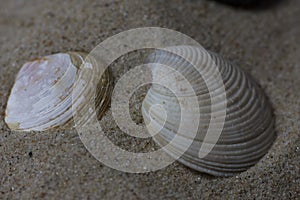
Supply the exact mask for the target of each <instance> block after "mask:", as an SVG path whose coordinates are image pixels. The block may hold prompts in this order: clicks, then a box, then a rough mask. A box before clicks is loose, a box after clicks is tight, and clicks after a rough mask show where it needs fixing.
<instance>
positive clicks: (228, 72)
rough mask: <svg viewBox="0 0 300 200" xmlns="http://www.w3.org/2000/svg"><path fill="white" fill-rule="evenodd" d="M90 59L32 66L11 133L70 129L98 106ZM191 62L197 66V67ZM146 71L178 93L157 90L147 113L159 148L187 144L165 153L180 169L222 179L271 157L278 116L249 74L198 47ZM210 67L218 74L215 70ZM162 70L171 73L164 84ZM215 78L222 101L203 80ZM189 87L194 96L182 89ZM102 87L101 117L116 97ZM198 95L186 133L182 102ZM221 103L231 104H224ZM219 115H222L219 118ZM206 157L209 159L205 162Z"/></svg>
mask: <svg viewBox="0 0 300 200" xmlns="http://www.w3.org/2000/svg"><path fill="white" fill-rule="evenodd" d="M85 57H86V54H82V53H76V52H69V53H60V54H54V55H50V56H46V57H44V58H42V59H39V60H36V61H33V62H29V63H26V64H25V65H24V66H23V67H22V69H21V70H20V72H19V74H18V76H17V79H16V81H15V84H14V86H13V88H12V91H11V95H10V97H9V100H8V103H7V109H6V118H5V121H6V123H7V124H8V126H9V127H10V128H11V129H12V130H25V131H29V130H38V131H43V130H47V129H50V128H54V127H66V126H69V124H70V121H71V119H72V106H73V108H74V106H75V108H76V109H78V110H80V109H81V108H80V107H84V106H85V104H84V99H85V98H94V97H93V96H92V95H91V94H90V89H89V88H90V87H94V86H95V84H94V83H92V84H90V83H78V82H80V81H82V80H87V79H86V78H84V79H80V76H81V75H82V73H81V70H80V68H81V67H91V68H92V67H93V64H94V63H93V62H94V61H93V59H92V58H88V59H86V58H85ZM186 58H189V59H190V60H191V61H192V63H196V65H192V64H191V62H189V61H187V59H186ZM147 63H148V65H149V66H150V68H151V70H152V77H153V79H154V80H155V81H156V82H163V83H166V84H169V85H173V86H174V88H177V89H179V92H176V95H174V91H171V90H169V89H168V88H166V87H163V86H160V85H159V84H153V85H152V87H151V88H150V89H149V91H148V92H147V95H146V97H145V99H144V101H143V105H142V114H143V117H144V121H145V123H146V124H151V125H150V126H148V131H149V133H150V134H151V135H153V138H154V140H155V142H157V143H158V144H159V145H161V146H165V145H166V144H169V143H170V142H172V140H173V138H174V137H175V136H176V135H179V136H180V138H181V140H177V142H175V143H171V144H172V145H169V146H168V148H165V150H166V152H167V153H168V154H170V155H171V156H174V157H178V156H180V158H179V162H181V163H183V164H185V165H187V166H189V167H191V168H193V169H196V170H198V171H201V172H205V173H208V174H212V175H215V176H231V175H234V174H236V173H238V172H241V171H244V170H246V169H248V168H249V167H250V166H252V165H254V164H255V163H256V162H257V161H258V160H259V159H260V158H261V157H262V156H263V155H264V154H265V153H266V152H267V150H268V149H269V147H270V146H271V144H272V142H273V140H274V137H275V134H274V120H273V116H272V109H271V106H270V104H269V102H268V100H267V97H266V96H265V94H264V92H263V91H262V89H261V88H260V87H259V86H258V85H257V83H256V82H255V81H254V80H253V78H252V77H251V76H250V75H249V74H247V73H246V72H244V71H243V70H242V69H240V68H238V67H236V66H234V65H233V64H231V63H230V62H228V61H226V60H225V59H223V58H221V57H220V56H218V55H216V54H214V53H211V52H208V53H207V52H205V53H203V51H199V49H198V48H196V47H193V46H176V47H168V48H165V49H161V50H156V51H155V52H154V53H152V54H151V55H150V56H149V58H148V60H147ZM211 63H214V64H213V65H211ZM162 66H168V67H169V68H168V69H167V68H166V69H165V68H164V67H162ZM210 66H214V67H213V68H212V69H210ZM161 70H162V71H163V72H164V73H165V74H164V75H163V76H162V71H161ZM168 70H174V71H176V72H177V73H179V74H180V76H182V77H181V78H178V77H177V78H176V76H172V75H170V74H168V73H172V72H171V71H168ZM211 70H218V71H219V73H220V75H221V78H222V81H223V84H224V90H223V92H221V93H218V92H213V95H212V94H211V93H210V92H211V91H210V90H209V88H212V89H213V91H221V90H219V89H220V88H219V84H216V82H214V74H213V73H212V74H210V73H208V75H209V76H208V78H207V77H205V76H203V74H201V73H199V72H205V71H206V72H212V71H211ZM174 77H175V79H174ZM204 79H205V80H204ZM186 80H187V81H188V82H189V84H190V88H192V93H190V92H191V91H190V90H185V89H186V88H181V85H182V83H183V81H186ZM99 83H100V84H98V86H97V94H98V95H97V96H96V97H95V98H96V105H97V108H98V109H97V110H99V111H98V113H100V117H101V115H103V113H104V112H105V110H106V109H107V107H108V104H109V103H108V102H109V99H110V95H111V91H112V84H111V83H112V78H111V75H110V73H109V72H108V71H106V72H105V73H104V75H103V76H102V77H101V81H100V82H99ZM74 84H77V85H78V84H82V87H79V88H80V89H79V90H78V91H76V92H75V96H74V94H73V100H72V95H71V93H72V89H73V85H74ZM208 86H209V88H208ZM191 95H192V96H193V97H195V99H196V100H197V101H196V103H195V102H194V103H193V104H192V107H191V108H190V109H189V110H188V112H186V115H184V120H183V121H184V123H185V126H184V127H185V128H184V129H180V128H179V126H180V123H181V122H182V115H181V114H182V112H183V111H184V108H182V107H181V106H182V105H186V104H185V103H187V102H184V101H183V102H180V99H186V97H189V96H191ZM220 96H223V97H224V96H225V97H226V98H225V99H224V98H219V97H220ZM212 98H213V99H216V101H213V100H212ZM72 103H73V105H72ZM224 103H225V104H226V107H225V110H224V107H222V106H221V107H220V109H223V110H218V108H219V106H218V105H224ZM158 104H159V105H161V106H162V107H163V108H164V112H162V110H161V109H158V108H157V107H156V108H157V109H152V108H153V106H154V107H155V105H158ZM193 106H194V108H195V110H196V108H197V109H198V110H199V112H200V118H199V117H198V116H196V115H195V113H194V109H193ZM212 107H215V108H217V109H215V110H213V112H212ZM221 111H223V112H221ZM220 113H221V114H220ZM224 113H226V116H224V115H223V114H224ZM165 114H167V115H166V116H167V117H166V116H165ZM218 117H220V118H222V117H223V118H224V122H223V125H222V130H221V132H220V134H219V135H218V137H217V140H215V142H216V143H215V144H214V145H213V148H212V149H210V150H209V151H207V149H205V148H204V149H203V148H201V147H203V146H205V145H207V144H208V143H209V142H211V141H207V140H205V137H206V133H207V131H208V129H210V132H209V134H210V136H214V131H215V132H218V131H219V127H220V126H219V124H218V123H212V124H211V122H212V121H213V119H214V118H218ZM195 122H196V123H197V124H199V126H198V128H197V129H196V130H195V129H194V126H193V124H194V123H195ZM178 130H180V131H178ZM186 144H189V146H188V148H187V150H186V151H185V150H183V149H184V148H183V147H184V146H185V145H186ZM201 150H202V151H203V152H201ZM199 151H200V152H199ZM204 151H205V152H204ZM203 153H204V154H205V155H206V156H205V157H199V155H200V154H203Z"/></svg>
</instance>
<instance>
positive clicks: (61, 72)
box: [5, 52, 111, 131]
mask: <svg viewBox="0 0 300 200" xmlns="http://www.w3.org/2000/svg"><path fill="white" fill-rule="evenodd" d="M94 62H95V61H94V59H93V58H91V57H87V54H86V53H83V52H67V53H57V54H53V55H48V56H45V57H43V58H39V59H36V60H33V61H30V62H27V63H25V64H24V65H23V66H22V68H21V70H20V71H19V73H18V75H17V77H16V80H15V83H14V85H13V87H12V90H11V94H10V96H9V99H8V102H7V108H6V112H5V115H6V116H5V122H6V123H7V125H8V126H9V128H10V129H11V130H15V131H31V130H33V131H44V130H48V129H51V128H61V129H65V128H69V127H71V126H73V125H74V122H73V120H72V116H73V113H72V110H73V109H74V108H75V109H77V110H81V108H82V107H84V106H85V104H84V101H85V100H86V99H89V98H92V97H94V96H92V93H91V90H90V87H93V86H94V84H92V83H87V82H86V81H84V80H88V79H87V78H84V79H83V78H82V77H83V76H87V75H88V74H83V73H82V71H83V70H80V69H81V68H82V67H85V68H89V69H93V65H94V64H95V63H94ZM85 71H86V70H85ZM91 71H92V70H91ZM89 75H91V74H89ZM75 84H76V86H78V87H76V92H74V93H72V91H73V89H74V86H75ZM97 92H98V93H97V94H98V95H97V97H96V106H97V108H98V109H97V111H98V114H99V117H101V116H102V114H103V113H104V111H105V110H106V108H107V106H108V102H109V99H110V92H111V75H110V73H109V71H105V73H104V74H103V76H102V77H101V80H100V82H99V84H98V85H97ZM72 94H73V96H72ZM72 98H73V99H72ZM72 104H73V107H72Z"/></svg>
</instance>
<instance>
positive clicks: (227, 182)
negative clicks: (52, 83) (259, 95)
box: [0, 0, 300, 200]
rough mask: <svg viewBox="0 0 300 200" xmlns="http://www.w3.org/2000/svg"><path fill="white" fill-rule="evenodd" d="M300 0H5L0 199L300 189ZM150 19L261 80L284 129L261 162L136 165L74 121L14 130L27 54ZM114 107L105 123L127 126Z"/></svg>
mask: <svg viewBox="0 0 300 200" xmlns="http://www.w3.org/2000/svg"><path fill="white" fill-rule="evenodd" d="M272 2H275V1H272ZM299 8H300V1H298V0H282V1H279V2H277V1H276V2H275V3H273V4H272V5H269V6H259V7H252V8H245V9H244V8H243V9H242V8H236V7H229V6H226V5H223V4H219V3H216V2H214V1H204V0H181V1H180V0H177V1H156V0H147V1H138V0H135V1H80V0H78V1H56V0H55V1H22V0H13V1H2V2H1V8H0V45H1V49H0V52H1V56H0V66H1V67H0V83H1V85H0V95H1V97H0V102H1V108H0V109H1V110H0V113H1V116H0V128H1V132H0V152H1V153H0V180H1V182H0V199H19V198H22V199H32V198H37V199H39V198H47V199H62V198H64V199H95V198H98V199H110V200H112V199H208V198H209V199H238V198H241V199H254V198H255V199H262V198H267V199H273V198H274V199H297V198H298V199H299V198H300V187H299V184H300V170H299V167H300V156H299V155H300V138H299V129H300V100H299V99H300V78H299V75H300V73H299V72H300V65H299V63H300V62H299V56H300V50H299V41H300V40H299V39H300V38H299V36H300V28H299V22H300V21H299V19H300V10H299ZM143 26H159V27H165V28H170V29H174V30H177V31H180V32H182V33H185V34H187V35H189V36H191V37H193V38H194V39H195V40H197V41H198V42H200V43H201V44H202V45H203V46H204V47H205V48H207V49H210V50H212V51H215V52H217V53H219V54H221V55H223V56H224V57H227V58H229V59H230V60H232V61H233V62H236V63H238V64H239V65H240V66H241V67H243V68H245V69H246V70H248V71H249V72H250V73H251V74H252V75H253V76H254V77H255V78H256V79H257V80H258V81H259V83H260V84H261V85H262V87H263V88H264V89H265V91H266V93H267V95H268V96H269V98H270V101H271V103H272V104H273V107H274V113H275V116H276V133H277V138H276V140H275V142H274V144H273V146H272V148H271V149H270V150H269V152H268V153H267V154H266V155H265V156H264V157H263V158H262V159H261V160H260V161H259V162H258V163H257V164H256V165H255V166H253V167H251V168H250V169H249V170H247V171H245V172H243V173H240V174H238V175H237V176H234V177H230V178H218V177H213V176H209V175H206V174H203V173H199V172H197V171H193V170H191V169H189V168H187V167H185V166H183V165H182V164H180V163H178V162H175V163H173V164H172V165H170V166H168V167H166V168H164V169H162V170H159V171H156V172H151V173H147V174H129V173H124V172H119V171H117V170H114V169H111V168H109V167H107V166H105V165H103V164H102V163H100V162H99V161H97V160H96V159H95V158H93V156H92V155H91V154H90V153H89V152H88V151H87V150H86V149H85V147H84V145H83V144H82V143H81V141H80V139H79V137H78V135H77V133H76V131H75V130H70V131H55V130H52V131H47V132H43V133H38V132H35V133H32V132H31V133H16V132H11V131H10V130H9V129H8V127H7V126H6V125H5V123H4V112H5V104H6V101H7V98H8V95H9V90H10V88H11V87H12V85H13V82H14V78H15V75H16V73H17V72H18V70H19V69H20V67H21V66H22V64H23V63H24V62H25V61H27V60H31V59H33V58H36V57H38V56H43V55H47V54H51V53H55V52H65V51H69V50H76V51H85V52H89V51H91V50H92V49H93V48H94V47H95V46H96V45H97V44H99V43H100V42H101V41H103V40H104V39H106V38H107V37H109V36H112V35H114V34H116V33H119V32H121V31H124V30H128V29H130V28H136V27H143ZM137 58H138V57H137ZM122 72H123V71H122V70H120V72H118V71H116V72H115V74H116V76H117V75H118V74H120V73H122ZM109 112H110V111H108V114H107V116H105V120H106V121H107V122H108V123H107V128H108V129H109V128H110V129H111V131H112V132H113V134H114V135H118V134H121V131H120V130H119V129H117V128H116V127H115V126H114V125H113V124H112V122H111V123H109V122H110V121H111V120H110V119H111V116H110V114H109ZM115 140H116V142H118V138H115ZM119 143H122V141H119ZM128 145H129V146H130V145H131V146H135V145H137V144H136V143H135V142H132V143H128ZM146 145H147V144H146Z"/></svg>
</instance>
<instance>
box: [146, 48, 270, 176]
mask: <svg viewBox="0 0 300 200" xmlns="http://www.w3.org/2000/svg"><path fill="white" fill-rule="evenodd" d="M185 58H190V59H191V60H192V61H193V62H192V63H197V65H196V66H195V67H196V68H194V67H193V66H192V65H191V62H188V61H187V59H185ZM212 62H213V63H214V64H215V65H214V64H212ZM146 63H147V65H148V66H149V67H150V69H151V72H152V78H153V82H155V83H158V84H152V86H151V88H150V89H149V90H148V92H147V95H146V97H145V99H144V101H143V104H142V114H143V117H144V121H145V123H146V125H147V124H148V125H147V128H148V132H149V133H150V134H151V135H153V139H154V141H155V142H156V143H158V144H159V145H160V146H162V147H165V151H166V152H167V153H168V154H170V155H171V156H173V157H175V158H178V157H179V159H178V161H179V162H181V163H183V164H184V165H186V166H188V167H190V168H193V169H195V170H198V171H200V172H204V173H208V174H211V175H215V176H232V175H234V174H236V173H239V172H242V171H244V170H247V169H248V168H249V167H251V166H252V165H254V164H255V163H257V162H258V160H259V159H260V158H262V157H263V156H264V154H265V153H266V152H267V151H268V149H269V148H270V146H271V145H272V142H273V140H274V138H275V131H274V118H273V113H272V108H271V105H270V103H269V101H268V99H267V97H266V95H265V94H264V92H263V90H262V89H261V88H260V87H259V86H258V84H257V83H256V82H255V80H254V79H253V78H252V77H251V76H250V75H249V74H248V73H246V72H245V71H244V70H242V69H241V68H238V67H237V66H235V65H234V64H232V63H230V62H229V61H227V60H225V59H223V58H222V57H221V56H219V55H217V54H215V53H212V52H207V51H205V52H204V51H203V50H201V49H199V48H198V47H194V46H175V47H167V48H164V49H161V50H156V51H155V52H154V53H152V54H151V55H150V56H149V57H148V60H147V62H146ZM162 65H164V66H168V67H170V68H171V69H172V70H175V71H177V72H178V73H180V74H181V75H182V76H184V77H185V78H186V79H187V80H188V81H189V83H190V84H191V86H192V88H193V91H194V93H195V95H196V97H197V99H198V101H196V102H197V105H194V106H195V108H196V107H199V111H200V120H198V119H199V118H195V115H194V114H193V109H192V110H190V111H189V112H190V113H189V114H188V115H185V116H184V119H185V123H186V126H185V127H191V128H186V129H184V130H181V131H182V132H179V131H178V126H179V124H180V120H181V117H182V116H181V111H182V108H180V104H179V102H178V98H180V97H185V96H186V97H188V96H191V95H192V93H190V92H191V91H189V90H186V88H181V85H182V84H181V82H182V80H183V79H180V78H178V77H176V76H172V73H173V72H172V71H170V70H168V69H165V68H164V67H163V66H162ZM214 67H215V68H217V69H218V70H219V72H220V75H221V77H222V81H223V84H224V88H225V90H224V91H225V94H224V97H225V98H224V99H223V100H222V98H220V100H218V95H219V96H220V94H218V92H216V93H214V94H210V92H209V90H208V86H210V88H213V90H214V91H218V90H219V88H218V87H219V86H218V85H216V83H215V80H214V78H213V77H214V75H213V73H211V74H209V73H207V74H208V75H209V76H207V77H208V78H206V80H204V77H203V75H202V72H203V73H206V72H209V70H212V71H213V70H216V69H210V68H214ZM196 69H197V70H198V71H200V72H201V74H199V73H198V71H197V70H196ZM160 82H161V83H164V84H165V83H169V85H170V87H172V85H173V88H175V89H176V87H177V88H179V89H178V91H177V94H176V95H177V96H175V95H174V92H172V91H170V90H169V89H167V88H166V87H163V86H161V85H159V83H160ZM212 98H215V99H216V101H212ZM222 101H226V102H222ZM213 103H214V104H216V108H217V110H214V113H212V110H211V107H212V104H213ZM222 103H225V104H226V105H227V106H226V107H224V108H225V109H226V116H225V117H224V119H225V121H224V125H223V129H220V130H221V132H220V136H219V138H217V140H216V144H215V145H214V147H213V148H212V149H211V151H210V152H209V151H206V150H207V149H205V148H203V149H202V148H201V146H205V145H207V144H208V143H209V142H210V141H206V140H204V139H205V137H206V132H207V131H208V127H210V130H212V132H210V133H211V134H212V136H214V135H213V134H215V133H217V131H218V128H219V127H220V126H219V124H218V123H213V124H210V122H211V121H212V118H211V117H212V115H214V117H215V118H218V117H219V118H220V119H221V118H222V117H223V116H219V115H221V114H220V113H222V112H221V111H222V110H221V107H220V108H219V107H218V105H221V104H222ZM156 105H160V106H163V108H164V112H162V109H161V107H157V106H156ZM155 106H156V107H155ZM218 108H219V109H220V110H218ZM166 114H167V117H165V116H166ZM197 120H198V121H199V127H198V129H197V130H196V131H195V135H191V132H193V130H192V127H194V126H193V123H194V122H195V121H197ZM156 133H157V134H156ZM175 135H179V136H180V138H181V139H180V140H177V141H176V142H173V143H171V145H170V142H171V141H172V139H173V138H174V137H175ZM186 143H189V144H191V145H190V146H189V147H188V149H187V150H186V151H184V150H182V149H184V148H183V147H184V145H185V144H186ZM166 144H169V145H167V146H165V145H166ZM181 151H184V152H182V154H180V153H181ZM199 151H200V152H199ZM201 151H203V152H201ZM205 151H206V152H205ZM201 153H204V154H206V156H204V157H199V155H201Z"/></svg>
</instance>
